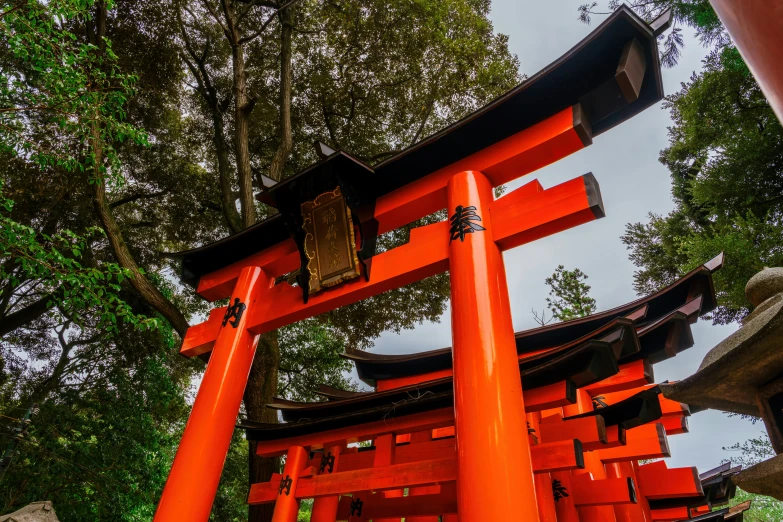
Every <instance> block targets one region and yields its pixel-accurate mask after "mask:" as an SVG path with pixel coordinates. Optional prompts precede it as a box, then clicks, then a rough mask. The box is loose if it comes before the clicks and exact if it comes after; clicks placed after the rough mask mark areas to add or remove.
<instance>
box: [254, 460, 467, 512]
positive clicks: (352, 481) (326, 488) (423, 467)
mask: <svg viewBox="0 0 783 522" xmlns="http://www.w3.org/2000/svg"><path fill="white" fill-rule="evenodd" d="M455 480H457V459H456V458H445V459H433V460H423V461H419V462H408V463H405V464H392V465H390V466H381V467H378V468H374V467H371V468H366V469H358V470H354V471H345V472H340V473H331V474H326V475H316V476H314V477H307V478H301V479H300V480H299V482H298V484H297V487H296V492H295V493H294V492H293V491H292V494H294V495H295V497H296V498H318V497H329V496H334V495H344V494H346V493H351V492H354V491H382V490H385V489H398V488H405V487H409V486H424V485H427V484H437V483H441V482H450V481H455ZM278 484H279V483H278ZM278 484H275V483H274V482H263V483H259V484H253V485H252V486H250V495H249V496H248V504H263V503H269V502H274V501H275V499H276V498H277V495H278V492H277V488H278Z"/></svg>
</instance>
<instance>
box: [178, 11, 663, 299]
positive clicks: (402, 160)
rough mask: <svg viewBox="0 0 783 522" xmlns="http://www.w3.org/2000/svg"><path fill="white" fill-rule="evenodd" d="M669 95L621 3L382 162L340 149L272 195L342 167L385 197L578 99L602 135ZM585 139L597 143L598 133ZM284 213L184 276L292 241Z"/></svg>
mask: <svg viewBox="0 0 783 522" xmlns="http://www.w3.org/2000/svg"><path fill="white" fill-rule="evenodd" d="M634 39H635V40H636V41H637V42H638V43H639V44H640V45H641V49H642V52H643V56H644V60H645V61H646V64H647V66H646V69H645V72H644V76H643V77H642V81H641V85H640V86H639V91H638V96H637V97H636V99H634V100H633V101H631V102H628V101H627V100H626V98H625V97H624V95H623V93H622V92H621V87H619V86H618V85H617V84H616V83H617V82H615V80H614V78H615V75H616V74H617V68H618V63H619V62H620V59H621V55H622V53H623V49H624V46H625V45H626V43H628V42H630V41H631V40H634ZM662 98H663V83H662V78H661V70H660V64H659V59H658V49H657V43H656V36H655V33H654V30H653V29H652V28H651V27H650V26H649V25H648V24H646V23H645V22H644V21H643V20H642V19H641V18H639V17H638V16H637V15H636V14H635V13H634V12H633V11H632V10H631V9H629V8H628V7H626V6H621V7H620V8H618V9H617V10H616V11H615V12H614V13H612V15H611V16H609V17H608V18H607V19H606V20H605V21H604V22H603V23H602V24H601V25H599V26H598V27H597V28H596V29H595V30H593V31H592V32H591V33H590V34H589V35H588V36H587V37H585V39H584V40H582V41H581V42H579V43H578V44H577V45H576V46H574V47H573V48H572V49H571V50H569V51H568V52H567V53H566V54H564V55H563V56H561V57H560V58H559V59H558V60H556V61H555V62H553V63H552V64H550V65H549V66H547V67H546V68H544V69H543V70H541V71H540V72H538V73H536V74H534V75H532V76H530V77H529V78H528V79H526V80H525V81H524V82H522V83H521V84H520V85H518V86H517V87H515V88H513V89H511V90H510V91H509V92H507V93H506V94H504V95H502V96H500V97H499V98H497V99H495V100H493V101H492V102H490V103H489V104H487V105H485V106H484V107H482V108H481V109H479V110H477V111H476V112H474V113H472V114H470V115H468V116H466V117H465V118H463V119H462V120H460V121H458V122H456V123H454V124H453V125H450V126H449V127H447V128H445V129H443V130H442V131H440V132H438V133H437V134H434V135H432V136H430V137H428V138H426V139H424V140H422V141H421V142H419V143H416V144H414V145H413V146H411V147H409V148H408V149H406V150H403V151H402V152H400V153H398V154H395V155H394V156H391V157H390V158H388V159H386V160H385V161H383V162H382V163H380V164H378V165H376V166H374V167H370V166H367V165H364V164H362V163H361V162H360V161H359V160H357V159H356V158H353V157H352V156H350V155H349V154H346V153H344V152H342V151H338V152H335V153H334V154H332V155H331V156H329V157H328V158H326V159H324V160H322V161H320V162H318V163H316V164H314V165H311V166H309V167H308V168H306V169H305V170H304V171H302V172H300V173H298V174H296V175H294V176H292V177H291V178H288V179H287V180H285V181H284V182H282V183H279V184H277V185H275V186H274V187H272V188H271V189H270V190H269V194H268V195H269V197H270V198H271V199H272V200H275V193H276V192H279V193H280V194H279V195H280V197H283V198H285V199H290V198H291V197H292V194H295V193H296V194H298V193H299V192H300V191H303V190H304V191H306V192H307V193H308V194H309V193H310V192H312V191H313V190H316V189H323V187H321V185H322V184H323V183H324V182H325V180H326V179H332V177H333V176H334V175H335V172H336V170H339V171H340V172H339V175H340V176H343V175H344V176H345V177H346V179H347V180H348V181H349V183H350V184H352V185H362V187H363V189H366V190H367V191H368V195H369V197H371V198H379V197H381V196H383V195H385V194H388V193H390V192H392V191H394V190H396V189H398V188H400V187H402V186H404V185H407V184H409V183H412V182H414V181H416V180H419V179H422V178H423V177H425V176H427V175H428V174H430V173H432V172H436V171H437V170H439V169H441V168H443V167H445V166H448V165H451V164H453V163H455V162H457V161H459V160H461V159H464V158H466V157H468V156H470V155H472V154H474V153H476V152H478V151H480V150H483V149H485V148H487V147H489V146H490V145H493V144H495V143H498V142H500V141H502V140H504V139H506V138H508V137H510V136H513V135H514V134H516V133H518V132H520V131H522V130H524V129H527V128H529V127H531V126H533V125H535V124H537V123H539V122H541V121H544V120H545V119H547V118H549V117H551V116H553V115H555V114H557V113H558V112H560V111H562V110H564V109H567V108H568V107H572V106H574V105H576V104H580V106H581V107H582V110H584V112H585V115H586V117H587V120H588V121H589V126H590V128H591V132H592V135H593V136H595V135H598V134H601V133H602V132H604V131H606V130H608V129H610V128H612V127H614V126H615V125H618V124H619V123H621V122H623V121H625V120H627V119H629V118H631V117H633V116H634V115H636V114H638V113H639V112H641V111H643V110H644V109H646V108H647V107H649V106H651V105H652V104H654V103H656V102H658V101H660V100H661V99H662ZM583 139H586V140H588V143H589V140H590V137H589V136H588V137H585V138H583ZM335 169H336V170H335ZM331 188H333V187H329V189H330V190H331ZM316 192H317V191H316ZM303 201H304V200H303ZM284 221H285V220H284V219H282V218H281V215H280V214H276V215H275V216H272V217H270V218H268V219H266V220H264V221H262V222H260V223H258V224H256V225H254V226H251V227H248V228H246V229H245V230H243V231H241V232H239V233H238V234H234V235H232V236H229V237H227V238H224V239H222V240H220V241H217V242H215V243H212V244H209V245H205V246H202V247H199V248H196V249H193V250H188V251H184V252H179V253H177V254H172V255H173V256H175V257H181V258H182V260H183V262H182V275H181V277H182V280H183V281H184V282H185V283H187V284H189V285H191V286H194V287H195V286H197V285H198V281H199V279H200V278H201V276H203V275H205V274H208V273H211V272H214V271H216V270H219V269H220V268H223V267H225V266H228V265H231V264H233V263H235V262H237V261H240V260H242V259H245V258H247V257H249V256H251V255H252V254H254V253H256V252H260V251H262V250H264V249H266V248H269V247H271V246H273V245H276V244H278V243H281V242H283V241H286V240H287V239H289V238H290V232H289V230H287V228H286V224H285V222H284Z"/></svg>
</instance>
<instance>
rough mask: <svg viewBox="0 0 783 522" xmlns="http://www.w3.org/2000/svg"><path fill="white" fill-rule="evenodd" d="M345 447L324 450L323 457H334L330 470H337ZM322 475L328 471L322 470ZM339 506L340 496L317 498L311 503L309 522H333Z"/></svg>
mask: <svg viewBox="0 0 783 522" xmlns="http://www.w3.org/2000/svg"><path fill="white" fill-rule="evenodd" d="M344 447H345V445H343V444H338V445H335V446H329V447H327V448H324V456H326V455H329V454H330V453H331V454H332V456H333V457H334V463H333V464H332V469H333V470H334V469H337V465H338V464H339V461H340V453H342V451H343V448H344ZM324 473H330V471H329V470H328V469H324ZM339 504H340V496H339V495H335V496H333V497H318V498H317V499H315V500H314V501H313V511H312V513H311V514H310V522H334V521H335V520H337V508H338V507H339Z"/></svg>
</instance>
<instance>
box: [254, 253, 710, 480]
mask: <svg viewBox="0 0 783 522" xmlns="http://www.w3.org/2000/svg"><path fill="white" fill-rule="evenodd" d="M721 263H722V257H721V256H718V257H717V258H716V259H714V260H712V261H710V262H708V263H706V264H705V265H703V266H701V267H699V268H697V269H696V270H693V271H692V272H690V273H688V274H686V275H685V276H683V277H682V278H680V279H679V280H677V281H675V282H673V283H672V284H671V285H669V286H668V287H666V288H663V289H661V290H660V291H659V292H656V293H655V294H652V295H650V296H648V297H645V298H642V299H639V300H637V301H634V302H633V303H629V304H627V305H624V306H621V307H617V308H615V309H613V310H610V311H608V312H603V313H600V314H595V315H594V316H588V317H585V318H582V319H578V320H575V321H568V322H564V323H559V324H557V325H553V326H546V327H541V328H538V329H535V330H529V331H526V332H521V333H519V334H517V340H518V341H519V340H520V339H528V340H531V339H532V340H533V342H536V341H537V339H540V338H542V337H544V338H547V339H557V340H560V341H562V343H561V344H559V345H555V346H551V345H550V346H548V347H547V348H546V349H542V350H540V351H536V352H521V354H520V359H519V367H520V376H521V378H522V387H523V390H525V391H528V390H535V389H537V388H541V387H544V386H549V385H553V384H556V383H561V382H564V381H565V382H566V383H567V388H568V387H569V386H570V387H571V389H572V390H573V392H572V393H575V390H576V389H578V388H581V387H584V386H589V385H591V384H594V383H596V382H600V381H602V380H604V379H607V378H609V377H611V376H612V375H615V374H617V373H618V371H619V364H620V363H627V362H632V361H635V360H639V359H643V360H645V368H646V367H647V366H646V365H647V364H648V363H650V362H657V361H660V360H663V359H666V358H669V357H673V356H675V355H676V354H677V353H678V352H679V351H682V350H684V349H687V348H689V347H690V346H692V344H693V336H692V335H691V331H690V325H691V323H693V322H695V321H696V320H697V318H698V316H699V315H701V314H704V313H707V312H709V311H711V310H712V309H713V308H714V307H715V295H714V290H713V286H712V275H711V274H712V272H713V271H714V270H717V269H718V268H719V267H720V266H721ZM585 325H590V326H592V327H595V328H594V330H592V331H591V332H589V333H587V334H582V335H578V336H574V337H570V338H569V337H568V336H569V335H575V334H576V333H581V331H582V329H583V328H584V327H585ZM552 332H556V335H553V333H552ZM537 342H539V343H542V342H541V341H540V340H539V341H537ZM542 344H543V343H542ZM518 346H519V344H518ZM346 356H347V357H348V358H349V359H351V360H352V361H353V362H354V363H355V364H356V367H357V370H358V371H359V375H360V377H362V378H364V379H365V380H368V381H370V382H374V380H375V379H378V380H383V379H384V378H386V379H392V378H398V377H407V376H416V375H418V376H422V375H424V378H422V379H421V380H422V382H418V383H415V384H409V385H400V386H399V387H393V388H392V389H388V390H385V391H375V392H351V391H346V390H339V389H336V388H333V387H329V386H325V385H322V386H321V387H320V389H319V395H321V396H323V397H324V398H326V399H327V400H326V401H324V402H316V403H300V402H295V401H289V400H285V399H279V398H278V399H275V401H274V402H273V403H272V404H270V405H269V407H271V408H273V409H276V410H279V411H280V412H281V414H282V416H283V420H284V421H285V423H283V424H263V423H257V422H253V421H252V420H248V421H244V422H243V423H241V425H240V426H241V427H243V428H245V429H246V430H247V433H248V437H249V438H251V439H255V440H280V439H284V438H288V437H293V436H297V435H304V434H311V433H317V432H321V431H325V430H331V429H337V428H343V427H347V426H355V425H359V424H363V423H367V422H372V421H378V420H384V419H388V418H390V417H398V416H404V415H411V414H414V413H421V412H426V411H433V410H436V409H440V408H448V407H453V403H454V402H453V401H454V398H453V382H452V378H451V376H450V375H447V376H445V377H444V376H440V378H436V377H431V378H427V377H426V374H429V373H431V372H433V371H437V370H440V369H445V370H450V368H451V349H450V348H446V349H441V350H435V351H432V352H424V353H419V354H408V355H379V354H371V353H367V352H352V353H351V354H348V355H346ZM380 376H384V377H380ZM648 378H649V380H650V382H651V381H652V375H651V374H650V375H649V377H648ZM659 393H660V391H659V389H658V388H657V387H655V388H650V389H647V390H644V391H642V392H641V393H638V394H637V395H634V396H632V397H628V398H626V399H624V400H623V401H621V402H619V403H616V404H613V405H611V406H609V407H608V408H605V409H604V408H602V409H599V410H596V411H595V412H591V413H587V414H583V415H582V416H587V415H602V416H603V417H604V420H605V421H606V424H607V425H619V426H622V427H623V428H624V429H631V428H632V427H635V426H638V425H641V424H645V423H649V422H653V421H654V420H656V419H658V418H659V417H660V416H661V409H660V405H659V404H658V397H659ZM724 471H725V470H724ZM713 472H714V473H713ZM709 473H712V475H708V477H705V478H710V477H712V478H714V476H718V475H720V473H721V469H720V468H716V470H711V472H708V474H709Z"/></svg>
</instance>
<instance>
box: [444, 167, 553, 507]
mask: <svg viewBox="0 0 783 522" xmlns="http://www.w3.org/2000/svg"><path fill="white" fill-rule="evenodd" d="M492 199H493V194H492V186H491V185H490V183H489V181H488V180H487V178H486V177H485V176H484V174H482V173H481V172H477V171H465V172H460V173H459V174H456V175H454V176H453V177H452V178H451V180H449V184H448V207H447V208H448V212H449V214H450V215H451V216H452V225H453V226H452V231H451V238H452V239H451V242H450V244H449V263H450V265H449V270H450V271H449V275H450V279H451V332H452V337H453V357H454V365H453V366H454V410H455V411H454V416H455V423H456V435H457V458H458V466H457V469H458V471H457V505H458V508H459V519H460V521H461V522H483V521H485V520H506V519H507V518H508V516H509V514H510V513H513V514H514V516H515V520H519V521H521V522H534V521H538V508H537V507H536V493H535V486H534V484H533V469H532V465H531V460H530V446H529V444H528V438H527V423H526V416H525V405H524V402H523V400H522V384H521V380H520V377H519V364H518V360H517V350H516V345H515V342H514V329H513V326H512V324H511V309H510V306H509V298H508V287H507V284H506V272H505V268H504V265H503V257H502V255H501V252H500V249H499V248H498V246H497V245H496V244H495V243H494V241H493V240H492V223H491V219H490V214H489V205H490V203H491V202H492ZM473 213H475V214H473ZM479 218H480V219H481V221H479V220H478V219H479ZM455 227H456V228H455ZM489 484H491V485H492V486H491V488H492V489H491V491H489V490H488V489H487V488H488V485H489ZM480 492H485V493H484V494H482V493H480Z"/></svg>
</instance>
